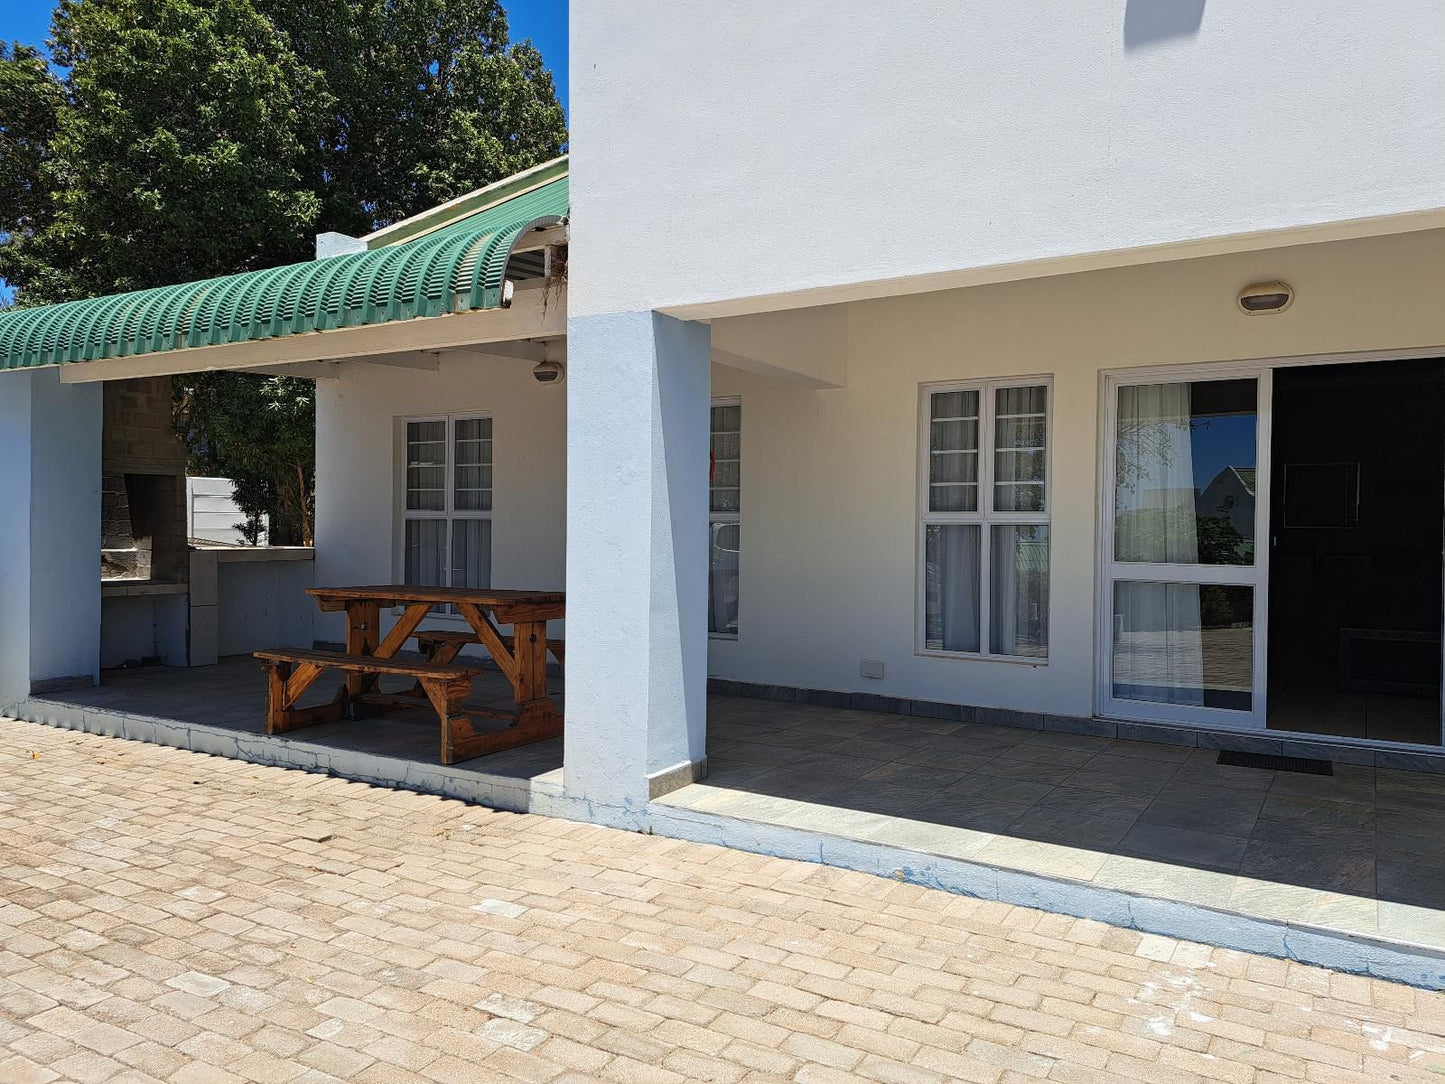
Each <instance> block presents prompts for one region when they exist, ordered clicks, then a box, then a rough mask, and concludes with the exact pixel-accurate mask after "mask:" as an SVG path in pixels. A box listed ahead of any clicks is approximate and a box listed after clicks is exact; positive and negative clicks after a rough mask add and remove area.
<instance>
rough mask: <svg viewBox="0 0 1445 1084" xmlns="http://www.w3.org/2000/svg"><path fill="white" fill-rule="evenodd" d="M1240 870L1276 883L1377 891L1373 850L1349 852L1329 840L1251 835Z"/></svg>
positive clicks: (1361, 893) (1352, 891) (1354, 891)
mask: <svg viewBox="0 0 1445 1084" xmlns="http://www.w3.org/2000/svg"><path fill="white" fill-rule="evenodd" d="M1239 874H1240V875H1241V876H1243V877H1249V878H1252V879H1254V880H1260V881H1269V882H1272V883H1275V884H1286V885H1297V886H1300V887H1303V888H1313V889H1319V890H1322V891H1326V892H1348V893H1350V894H1351V895H1356V896H1370V895H1373V894H1374V892H1375V856H1374V854H1373V853H1361V854H1348V853H1344V852H1341V851H1340V850H1339V849H1338V848H1336V847H1333V846H1331V845H1330V844H1328V843H1326V844H1318V843H1306V842H1303V841H1300V840H1298V839H1296V840H1292V841H1291V840H1264V839H1257V838H1251V839H1250V841H1249V843H1248V845H1247V846H1246V847H1245V849H1244V857H1243V859H1242V860H1241V861H1240V865H1239Z"/></svg>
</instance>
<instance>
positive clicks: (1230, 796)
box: [1159, 775, 1269, 814]
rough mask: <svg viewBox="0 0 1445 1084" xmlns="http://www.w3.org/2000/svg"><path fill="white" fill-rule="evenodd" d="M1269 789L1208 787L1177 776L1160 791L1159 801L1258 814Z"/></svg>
mask: <svg viewBox="0 0 1445 1084" xmlns="http://www.w3.org/2000/svg"><path fill="white" fill-rule="evenodd" d="M1268 797H1269V790H1268V789H1267V788H1264V787H1260V788H1258V789H1251V790H1243V789H1239V788H1229V787H1208V786H1203V785H1201V784H1198V783H1194V782H1189V781H1184V780H1181V779H1180V778H1179V776H1177V775H1176V776H1175V777H1174V778H1173V779H1171V780H1169V782H1168V783H1166V784H1165V786H1164V789H1163V790H1161V791H1160V792H1159V801H1161V802H1170V803H1173V804H1176V805H1192V806H1198V807H1199V808H1202V809H1217V810H1221V811H1228V812H1238V813H1250V814H1257V813H1258V812H1259V811H1260V810H1261V809H1263V808H1264V802H1265V799H1266V798H1268Z"/></svg>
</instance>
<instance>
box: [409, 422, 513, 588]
mask: <svg viewBox="0 0 1445 1084" xmlns="http://www.w3.org/2000/svg"><path fill="white" fill-rule="evenodd" d="M402 440H403V449H402V452H403V456H404V462H405V464H406V478H405V499H404V500H403V502H402V509H403V510H402V562H401V564H402V578H403V582H405V583H408V584H416V585H426V586H451V587H489V586H491V582H492V419H491V418H490V417H486V416H471V417H453V418H409V419H407V421H406V423H405V433H404V434H403V437H402Z"/></svg>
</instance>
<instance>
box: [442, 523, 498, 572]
mask: <svg viewBox="0 0 1445 1084" xmlns="http://www.w3.org/2000/svg"><path fill="white" fill-rule="evenodd" d="M491 585H492V521H491V520H489V519H454V520H452V586H453V587H490V586H491Z"/></svg>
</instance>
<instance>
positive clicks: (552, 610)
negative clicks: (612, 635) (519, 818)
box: [255, 585, 564, 764]
mask: <svg viewBox="0 0 1445 1084" xmlns="http://www.w3.org/2000/svg"><path fill="white" fill-rule="evenodd" d="M307 593H308V594H310V595H312V596H313V597H314V598H315V599H316V601H317V604H318V605H319V606H320V608H321V609H322V610H330V611H334V610H345V611H346V615H347V635H346V650H345V651H344V652H336V651H322V650H317V649H301V648H275V649H272V650H269V651H258V652H256V653H255V655H256V657H257V658H258V659H260V660H261V662H262V664H263V666H264V667H265V669H266V672H267V699H266V732H267V733H268V734H280V733H285V732H287V731H290V730H295V729H299V728H301V727H305V726H314V725H316V724H318V723H326V722H335V721H336V720H339V719H340V718H342V717H343V716H344V715H346V714H348V713H351V714H354V713H355V710H356V708H357V706H358V705H365V706H367V707H369V708H381V709H384V708H394V707H403V706H407V707H413V706H416V705H418V704H419V703H422V702H429V703H430V704H431V706H432V707H433V708H434V709H435V710H436V712H437V717H438V720H439V722H440V724H441V762H442V763H443V764H455V763H456V762H458V761H461V760H468V759H471V758H472V757H478V756H484V755H486V754H488V753H494V752H498V751H500V750H502V749H510V748H512V747H514V746H517V745H526V744H529V743H531V742H536V741H543V740H545V739H547V738H553V737H557V736H559V735H560V734H561V733H562V716H561V713H560V712H558V711H557V705H556V704H555V703H554V702H553V701H552V699H551V697H550V696H549V695H548V693H547V652H548V651H549V650H551V651H552V652H553V653H554V654H555V655H556V656H557V658H558V662H561V659H562V651H563V648H562V642H561V641H560V640H558V641H551V642H549V641H548V639H547V622H548V621H549V620H554V619H557V618H561V617H562V616H563V614H564V603H563V596H562V594H561V593H560V592H555V591H504V590H493V589H489V588H475V589H474V588H462V587H414V586H404V585H387V586H379V587H341V588H311V589H309V590H308V592H307ZM391 606H399V607H401V608H402V613H401V614H400V616H399V617H398V618H397V620H396V622H395V623H394V624H393V625H392V626H391V628H390V629H389V630H388V632H387V634H386V636H385V637H384V638H383V637H382V636H381V634H380V624H381V609H382V607H391ZM439 606H451V607H455V609H456V612H458V613H459V614H460V615H461V616H462V617H463V619H464V620H465V621H466V622H467V625H468V631H463V630H422V629H420V628H419V626H420V625H421V622H422V621H423V620H424V619H425V618H426V617H427V616H428V614H430V613H431V612H432V610H433V609H434V608H435V607H439ZM493 618H495V623H494V621H493ZM498 624H503V625H511V626H512V632H511V635H510V637H506V636H504V635H503V633H502V632H501V631H500V630H499V629H498V628H497V625H498ZM412 637H416V639H417V641H418V645H419V646H420V647H421V648H422V650H423V651H424V652H425V653H426V655H427V658H426V659H425V660H414V659H403V658H397V657H396V655H397V652H398V651H400V650H401V648H402V647H403V646H404V645H405V643H406V642H407V640H409V639H411V638H412ZM509 639H510V641H511V642H510V643H508V642H507V641H508V640H509ZM468 644H481V645H483V646H485V647H486V648H487V651H488V653H489V654H490V655H491V658H492V661H493V662H494V663H495V664H496V666H497V668H498V669H500V670H501V671H502V674H503V675H504V676H505V677H506V678H507V680H508V682H509V683H510V684H511V686H512V691H513V699H514V701H515V703H516V709H515V710H514V711H511V712H502V711H497V710H494V709H489V708H478V707H471V708H466V707H464V706H463V701H465V699H466V697H467V695H468V694H469V693H470V692H471V688H472V681H473V679H475V678H476V677H477V675H478V674H480V673H482V672H483V669H484V667H483V666H481V665H477V664H472V663H464V664H463V663H457V662H456V661H455V659H456V656H457V655H458V653H459V652H460V651H461V649H462V648H463V647H465V646H467V645H468ZM326 670H339V671H341V672H342V673H344V674H345V675H346V678H345V683H344V684H343V685H342V686H341V687H340V688H339V689H338V690H337V693H336V696H335V697H334V698H333V699H332V700H331V701H329V702H327V703H325V704H319V705H315V706H312V707H306V708H302V707H298V706H297V703H298V701H299V700H300V698H301V697H302V696H303V695H304V694H305V693H306V691H307V690H308V689H310V688H311V686H312V685H313V684H314V683H315V682H316V680H317V679H318V678H319V677H320V676H321V675H322V674H323V673H324V672H325V671H326ZM384 674H391V675H397V676H404V677H413V678H415V679H416V685H415V686H414V687H413V688H411V689H409V690H406V691H404V692H401V693H390V694H386V693H382V692H381V691H380V688H379V679H380V678H381V676H382V675H384ZM475 717H481V718H500V719H503V720H505V721H507V722H508V723H509V724H510V725H509V726H508V727H506V728H505V729H502V730H488V731H478V730H477V729H476V728H475V727H474V726H473V719H474V718H475Z"/></svg>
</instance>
